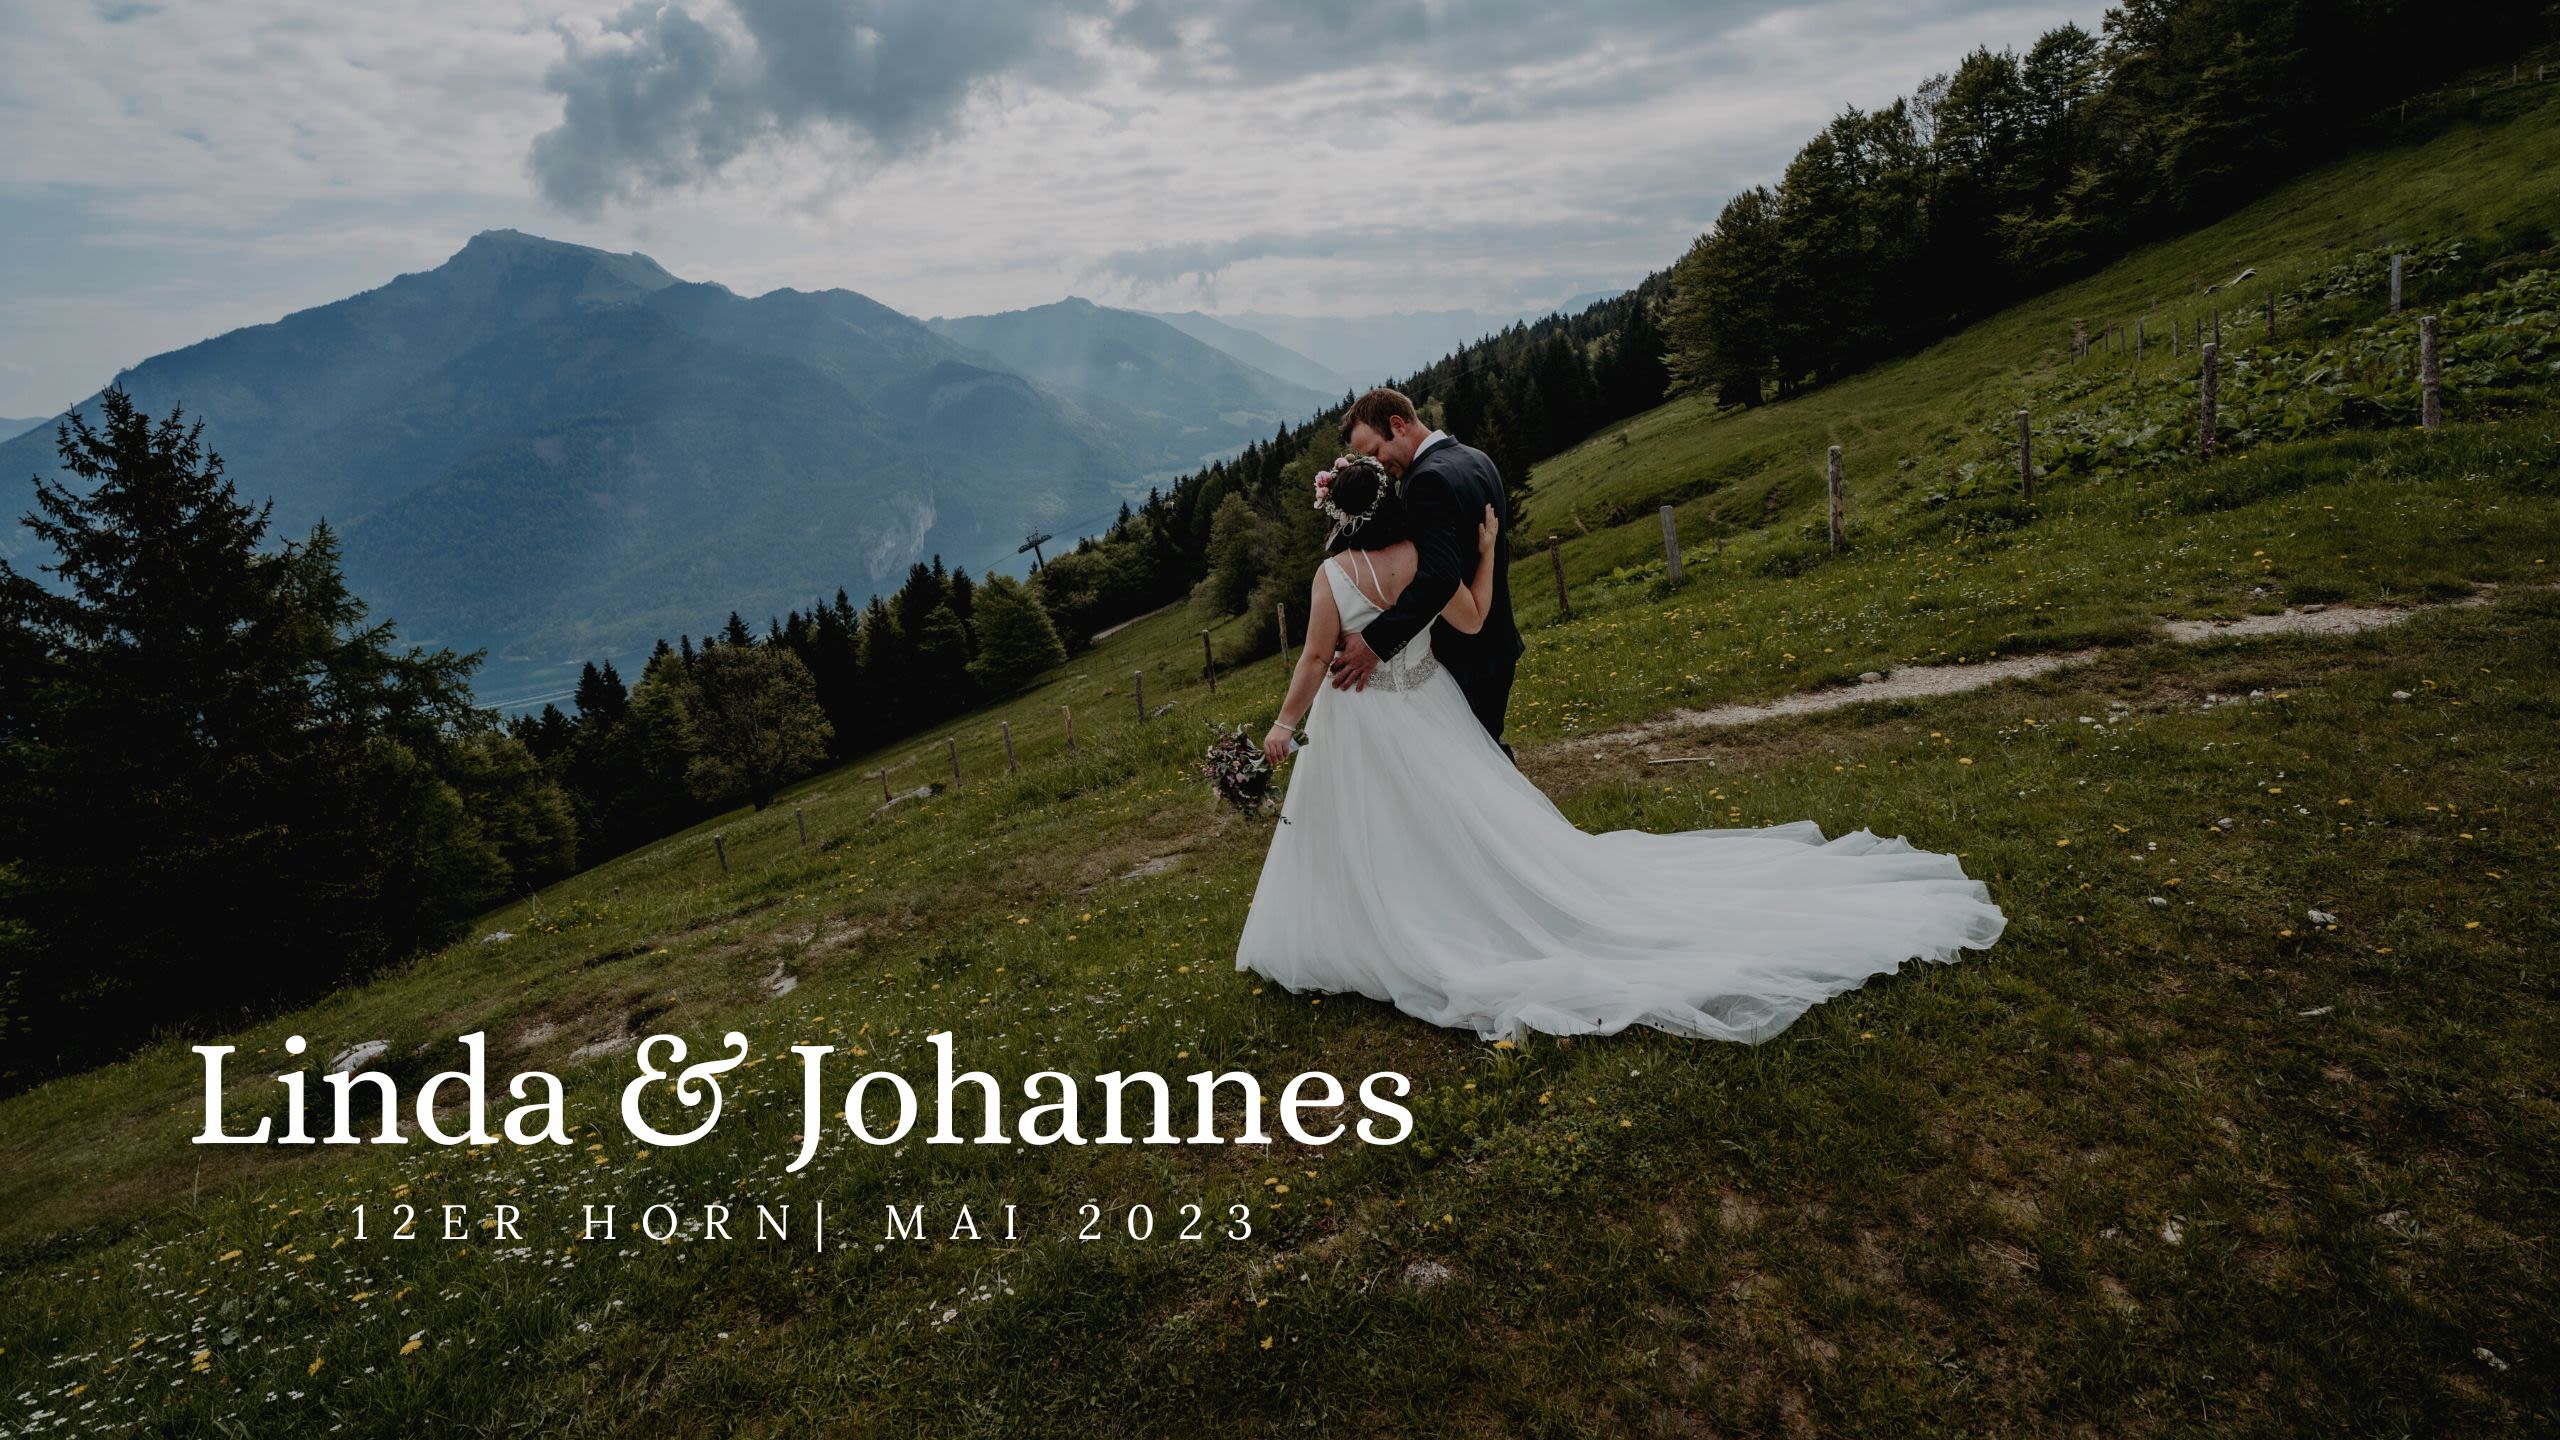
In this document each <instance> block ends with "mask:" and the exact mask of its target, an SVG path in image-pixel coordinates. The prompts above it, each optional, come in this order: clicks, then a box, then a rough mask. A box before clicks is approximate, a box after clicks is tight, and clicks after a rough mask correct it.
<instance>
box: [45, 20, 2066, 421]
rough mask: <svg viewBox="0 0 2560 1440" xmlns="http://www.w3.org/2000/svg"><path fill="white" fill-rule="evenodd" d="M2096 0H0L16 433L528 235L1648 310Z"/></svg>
mask: <svg viewBox="0 0 2560 1440" xmlns="http://www.w3.org/2000/svg"><path fill="white" fill-rule="evenodd" d="M2102 10H2103V6H2102V5H2101V4H2098V3H2089V0H1803V3H1782V0H1576V3H1571V4H1567V3H1562V0H638V3H628V4H601V5H588V4H580V3H574V0H397V3H380V0H0V43H4V44H5V49H4V50H0V53H5V54H6V56H7V57H8V63H7V65H6V66H5V67H4V68H0V134H5V135H6V136H7V137H8V139H7V143H6V144H5V145H0V415H29V416H34V415H44V414H48V413H51V412H53V411H56V410H59V409H61V408H63V407H66V406H68V405H70V404H72V403H74V402H75V401H77V400H79V399H80V398H82V397H84V396H86V395H88V394H89V393H91V392H93V391H94V390H96V389H97V388H98V387H99V386H101V385H102V384H104V383H105V382H106V381H107V380H108V379H109V378H111V377H112V375H113V374H114V372H115V371H116V369H117V368H118V367H120V366H124V365H130V364H133V363H135V362H137V361H139V360H141V359H143V358H145V357H147V356H149V355H152V354H156V353H158V352H160V351H163V350H168V349H172V348H174V347H176V346H179V345H184V344H187V343H190V342H192V341H195V340H198V339H202V338H204V337H205V336H208V335H212V334H218V333H220V332H221V331H224V330H228V329H231V328H234V327H237V326H240V325H246V324H253V323H257V322H260V321H265V320H271V319H274V318H276V317H277V316H279V315H282V314H285V313H287V312H289V311H292V310H295V309H299V308H302V307H305V306H309V305H314V304H319V303H323V302H326V301H328V300H332V299H336V298H339V297H341V296H344V295H347V294H351V293H354V292H356V291H358V290H363V289H368V288H371V287H373V286H376V285H379V284H382V283H383V282H385V281H387V280H389V279H390V278H392V277H393V276H394V275H397V274H400V273H402V272H404V271H411V270H423V269H428V268H431V267H433V266H434V265H436V264H438V263H440V262H441V261H443V260H444V259H445V258H446V257H447V256H449V255H450V254H452V253H453V252H454V251H455V250H457V249H459V248H460V247H461V245H462V243H463V242H464V241H465V240H467V239H468V238H469V237H470V236H471V235H472V234H473V233H475V232H477V231H480V230H484V229H492V228H498V227H513V228H516V229H521V230H527V231H531V232H534V233H536V234H542V235H548V236H552V237H555V238H558V239H563V240H571V241H576V242H579V243H583V244H590V245H600V246H605V247H608V248H612V249H616V250H630V249H636V250H643V251H646V252H647V253H649V254H650V255H652V256H654V257H656V258H657V259H658V260H659V261H660V262H661V263H663V264H665V265H666V266H667V267H668V268H669V269H671V270H673V271H674V272H675V273H677V274H678V275H682V276H684V277H686V278H688V279H703V280H718V281H720V282H721V283H723V284H726V285H728V286H730V287H731V288H732V289H735V290H738V291H740V292H742V293H747V294H755V293H760V292H762V291H764V290H768V289H772V288H774V287H777V286H785V285H788V286H796V287H799V288H802V289H823V288H827V287H831V286H844V287H847V288H850V289H855V290H860V291H862V292H864V293H866V294H869V295H872V296H874V297H876V298H878V299H880V300H883V301H885V302H887V303H889V304H891V305H895V306H897V307H899V308H900V309H903V310H906V311H908V312H910V313H913V314H917V315H935V314H965V313H974V312H979V311H986V310H995V309H1010V308H1017V307H1021V306H1025V305H1035V304H1041V303H1045V302H1047V301H1050V300H1054V299H1057V298H1058V297H1059V296H1061V295H1065V294H1071V293H1072V294H1081V295H1086V296H1089V297H1092V298H1094V299H1096V300H1099V301H1102V302H1104V303H1119V304H1134V305H1142V306H1146V307H1149V308H1158V309H1193V308H1197V309H1204V310H1209V311H1212V312H1237V311H1246V310H1266V311H1279V312H1287V313H1296V314H1340V313H1346V312H1352V311H1362V310H1381V309H1383V310H1416V309H1442V308H1462V307H1464V308H1480V309H1510V308H1515V307H1526V306H1530V305H1537V304H1544V303H1549V302H1552V301H1555V300H1560V299H1563V298H1565V297H1566V296H1569V295H1573V294H1576V293H1579V292H1582V291H1586V290H1593V289H1602V288H1615V287H1617V286H1621V285H1625V284H1628V283H1631V282H1632V281H1634V280H1635V279H1637V278H1638V277H1640V276H1642V275H1643V274H1645V273H1646V272H1648V271H1650V270H1653V269H1656V268H1659V267H1660V266H1662V265H1663V264H1665V263H1667V262H1668V261H1670V260H1671V259H1673V258H1674V257H1676V256H1677V255H1678V253H1679V252H1680V250H1681V249H1682V248H1683V247H1684V246H1685V245H1686V244H1687V243H1688V241H1689V239H1690V238H1691V237H1692V236H1694V235H1695V234H1696V233H1697V232H1698V230H1699V229H1701V228H1702V227H1703V226H1704V225H1705V224H1706V223H1707V221H1708V220H1710V219H1711V218H1712V217H1713V216H1714V214H1715V211H1716V210H1717V209H1718V208H1719V207H1720V206H1721V205H1722V203H1723V202H1724V200H1725V198H1726V197H1728V196H1729V195H1731V194H1732V193H1733V191H1734V190H1736V189H1737V188H1739V187H1741V186H1744V185H1748V184H1751V183H1754V182H1757V181H1761V180H1765V179H1770V178H1773V177H1774V176H1775V174H1776V172H1777V171H1778V170H1779V169H1780V168H1782V167H1783V166H1784V165H1785V163H1786V160H1787V158H1788V156H1789V155H1790V154H1792V153H1793V151H1794V149H1795V147H1796V146H1797V145H1798V144H1800V143H1801V142H1802V141H1803V139H1804V138H1805V136H1806V135H1808V134H1809V133H1810V132H1811V131H1812V129H1813V128H1814V127H1815V126H1817V125H1819V124H1820V123H1822V121H1824V120H1825V119H1827V118H1828V117H1829V116H1830V115H1832V114H1834V113H1836V112H1837V111H1838V110H1839V109H1840V108H1842V107H1843V106H1847V105H1864V106H1871V105H1876V104H1881V103H1885V102H1888V101H1890V100H1891V99H1892V98H1893V97H1894V96H1895V95H1897V94H1901V93H1903V92H1905V91H1907V90H1909V89H1910V88H1911V87H1912V86H1913V85H1915V84H1916V83H1918V82H1919V81H1920V80H1922V79H1924V78H1926V77H1927V76H1928V75H1929V74H1930V73H1932V72H1934V71H1937V70H1941V69H1945V68H1947V67H1948V66H1950V65H1951V64H1952V63H1953V62H1954V60H1955V59H1956V58H1957V57H1958V56H1960V55H1961V54H1962V53H1963V52H1964V51H1965V50H1967V49H1969V48H1971V47H1972V46H1974V45H1976V44H1988V45H1991V46H1993V47H1995V48H1996V47H1998V46H2002V45H2019V46H2024V45H2025V44H2026V43H2028V42H2030V41H2032V40H2033V39H2034V37H2035V36H2036V35H2037V34H2038V33H2040V32H2041V31H2043V30H2044V29H2047V28H2049V27H2050V26H2052V25H2054V24H2057V23H2060V22H2061V21H2064V20H2076V21H2078V22H2080V23H2081V24H2083V25H2089V26H2092V27H2094V25H2095V23H2096V21H2097V18H2098V16H2099V14H2100V13H2101V12H2102Z"/></svg>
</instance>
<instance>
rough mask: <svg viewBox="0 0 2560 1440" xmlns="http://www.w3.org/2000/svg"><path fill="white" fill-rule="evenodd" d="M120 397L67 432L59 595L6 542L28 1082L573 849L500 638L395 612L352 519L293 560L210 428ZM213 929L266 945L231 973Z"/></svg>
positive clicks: (3, 709)
mask: <svg viewBox="0 0 2560 1440" xmlns="http://www.w3.org/2000/svg"><path fill="white" fill-rule="evenodd" d="M100 409H101V412H102V418H101V426H102V428H97V429H93V428H92V427H91V425H90V424H89V423H88V422H87V421H86V420H85V419H84V418H82V417H80V416H77V415H75V416H72V417H70V418H69V419H68V420H67V421H66V422H65V423H64V424H63V425H62V426H61V427H60V429H59V431H58V432H57V445H58V449H59V452H60V455H61V461H62V465H63V468H64V469H65V470H67V471H68V472H69V475H70V477H71V478H70V482H66V481H65V480H63V479H61V478H46V477H42V476H39V477H37V478H36V481H35V496H36V511H35V513H33V514H31V515H29V516H28V517H27V524H28V527H29V528H30V529H31V530H32V531H33V532H34V534H35V535H36V537H37V539H38V540H39V541H41V542H42V543H43V545H44V546H45V547H46V548H47V549H48V550H49V551H50V552H51V554H52V556H53V559H52V561H51V563H49V564H48V565H47V566H46V567H45V568H46V569H47V570H49V571H50V572H52V574H53V575H54V576H56V577H57V579H58V580H59V582H60V583H59V585H58V586H55V587H47V586H44V585H41V584H38V583H37V582H36V581H35V580H34V579H33V578H32V577H30V576H27V575H25V574H22V573H20V572H19V571H17V570H16V569H14V568H12V567H11V566H10V565H9V564H8V563H7V562H6V561H0V665H5V667H6V670H5V673H0V870H5V872H6V875H7V885H8V887H9V890H10V893H9V897H8V898H9V900H10V903H11V906H12V907H13V909H12V914H13V917H14V919H15V921H16V925H15V927H14V928H13V929H12V931H11V933H10V938H9V941H8V946H7V948H8V952H9V953H8V956H7V961H8V963H9V964H10V965H11V966H12V967H14V969H13V972H12V973H11V974H10V975H8V976H7V977H6V978H5V979H0V992H5V993H7V994H8V995H9V996H11V997H12V998H11V1000H10V1013H9V1014H8V1015H6V1016H5V1017H0V1027H5V1031H6V1036H5V1038H6V1039H7V1040H8V1041H9V1042H10V1043H12V1044H13V1045H15V1046H17V1047H18V1048H17V1049H16V1050H15V1051H14V1054H15V1057H16V1061H17V1071H16V1073H18V1074H21V1075H23V1074H26V1073H28V1072H29V1071H30V1070H35V1071H41V1070H43V1069H46V1068H50V1067H52V1066H55V1065H59V1064H63V1063H68V1062H70V1061H72V1060H75V1059H80V1058H88V1057H90V1056H93V1055H95V1054H97V1053H100V1052H102V1051H105V1050H110V1049H113V1048H116V1047H118V1046H120V1045H123V1044H126V1043H130V1042H131V1041H132V1040H134V1039H137V1038H139V1037H140V1036H141V1035H142V1034H144V1033H146V1032H147V1031H148V1030H150V1029H151V1028H152V1027H154V1026H160V1025H171V1024H176V1025H182V1026H183V1025H190V1024H196V1023H202V1022H205V1021H208V1020H221V1019H230V1018H236V1017H237V1016H239V1015H241V1014H243V1013H247V1012H251V1011H255V1010H258V1009H261V1008H264V1007H266V1006H268V1005H271V1004H274V1003H278V1002H280V1001H284V1000H287V999H292V998H297V997H300V996H304V995H308V994H310V993H313V992H314V991H315V990H317V989H318V988H320V987H323V986H325V985H328V984H332V983H336V982H339V981H342V980H344V979H347V978H350V977H352V976H355V975H358V974H361V973H363V972H364V971H365V970H366V969H368V968H370V967H372V966H375V965H379V964H381V963H384V962H386V961H389V960H392V959H396V958H398V957H399V956H401V955H404V954H407V953H409V952H411V951H413V950H415V949H416V948H418V947H419V946H421V945H427V944H433V943H437V942H439V941H441V940H443V939H445V938H447V937H449V936H450V935H451V934H453V933H454V931H455V929H456V927H457V926H458V925H459V923H460V921H461V919H462V918H463V917H465V916H467V915H469V914H470V913H472V912H473V911H474V910H475V909H476V908H478V907H479V906H481V905H483V904H485V903H486V902H487V901H489V900H490V899H492V898H494V897H495V896H496V895H498V894H502V893H505V892H506V890H507V889H508V888H509V887H510V885H511V884H512V883H513V880H514V874H513V872H512V871H511V869H510V856H511V852H512V854H513V857H514V858H517V859H521V860H523V861H524V862H525V863H526V864H528V865H529V866H530V867H532V868H534V869H535V870H544V871H547V870H548V869H549V868H550V867H551V865H552V864H553V863H554V859H555V857H556V856H557V855H559V854H562V853H565V848H566V845H567V844H568V843H569V839H570V837H569V835H568V832H567V830H566V829H565V828H564V827H554V828H553V829H552V830H548V831H546V830H545V828H544V827H545V826H546V825H550V824H551V822H552V821H557V820H559V819H561V818H562V817H561V816H560V815H559V814H557V813H551V814H550V815H549V816H548V818H547V819H545V820H544V821H543V822H542V823H541V824H525V823H520V821H521V820H522V817H524V816H526V815H528V814H530V813H532V812H534V811H541V810H543V809H544V807H546V806H548V805H550V804H551V803H552V802H553V801H555V800H556V799H557V798H558V797H557V794H556V791H551V790H548V789H547V787H548V783H549V782H547V781H545V780H543V779H542V778H541V776H540V773H539V769H538V767H535V766H534V765H532V763H531V761H530V757H529V756H527V755H525V753H524V751H523V749H522V747H520V746H517V745H516V744H515V743H514V742H513V741H511V740H508V739H507V738H506V737H504V736H503V735H501V734H499V733H498V732H497V725H496V721H495V717H493V716H491V715H489V714H488V713H487V712H484V711H479V710H476V709H474V708H473V707H472V705H471V702H470V692H469V677H470V673H471V669H472V667H473V666H474V665H475V664H476V663H477V658H478V657H476V656H470V657H464V656H456V655H453V654H451V653H449V652H445V651H440V650H439V651H422V650H419V649H415V648H409V649H405V650H404V649H402V648H400V647H399V646H398V645H397V641H396V636H395V633H394V631H393V628H392V627H391V626H390V625H389V624H388V623H368V622H367V619H366V610H365V606H364V604H363V602H361V601H360V600H358V599H356V598H355V597H354V596H353V595H352V594H350V593H349V592H348V591H347V589H346V585H345V582H344V579H343V577H342V575H341V573H340V570H339V562H338V548H337V541H336V537H335V536H334V535H333V534H332V533H331V532H330V531H329V529H328V527H327V526H325V525H322V526H318V527H315V528H314V530H313V531H312V532H311V534H310V535H309V536H308V537H307V538H305V539H304V540H302V541H299V542H288V543H286V544H284V545H283V546H282V547H281V549H280V550H277V551H268V550H266V549H265V548H264V542H265V540H266V538H267V529H268V520H267V511H266V509H265V508H264V507H253V506H251V505H250V504H249V503H248V502H246V501H245V500H243V499H242V498H241V497H240V495H239V493H238V490H237V487H236V486H235V485H234V484H233V482H232V481H231V480H230V479H229V478H228V477H227V476H226V475H224V473H223V467H222V462H221V459H220V458H219V457H218V456H215V455H213V454H211V453H210V452H208V451H206V450H205V449H204V448H203V444H202V430H203V426H202V424H201V422H198V423H197V424H196V425H194V426H192V427H191V426H189V425H187V424H185V423H184V417H183V415H181V414H180V413H179V412H176V411H172V412H171V414H170V415H169V417H168V418H167V419H166V420H163V421H158V422H154V421H153V420H152V419H151V418H150V417H149V416H147V415H144V414H143V413H141V412H140V411H139V409H138V408H137V407H136V406H135V405H134V404H133V402H132V401H131V399H130V398H129V397H127V396H126V395H125V394H124V392H123V391H121V390H118V389H111V390H109V391H108V392H106V394H105V395H104V396H103V397H102V398H101V402H100ZM75 483H76V484H77V485H78V486H79V487H80V488H77V489H75V488H74V484H75ZM494 754H506V755H510V756H512V757H513V759H512V761H511V763H510V765H509V766H507V767H495V768H493V767H490V766H486V765H482V764H480V763H479V760H478V758H477V756H479V755H494ZM545 835H547V836H548V837H549V838H547V839H546V838H542V837H544V836H545ZM518 837H522V838H523V839H524V841H525V843H522V844H518V843H516V842H517V838H518ZM208 936H213V937H219V943H223V944H233V945H237V944H253V945H254V946H255V947H256V950H257V953H258V956H259V963H258V964H257V965H256V966H254V967H236V966H213V965H207V964H205V963H203V954H204V946H205V944H206V937H208Z"/></svg>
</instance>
